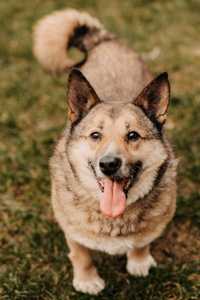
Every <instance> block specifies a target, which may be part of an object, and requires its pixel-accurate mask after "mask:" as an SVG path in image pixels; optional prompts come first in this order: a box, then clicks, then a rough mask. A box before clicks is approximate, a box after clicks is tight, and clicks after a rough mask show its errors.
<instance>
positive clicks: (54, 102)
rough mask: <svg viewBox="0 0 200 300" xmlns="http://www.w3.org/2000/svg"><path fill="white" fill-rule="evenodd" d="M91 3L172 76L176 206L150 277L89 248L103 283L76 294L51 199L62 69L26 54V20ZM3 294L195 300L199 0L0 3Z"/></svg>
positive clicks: (64, 299) (199, 269)
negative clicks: (46, 67) (48, 68)
mask: <svg viewBox="0 0 200 300" xmlns="http://www.w3.org/2000/svg"><path fill="white" fill-rule="evenodd" d="M66 5H67V6H68V7H74V8H78V9H79V8H80V9H84V10H87V11H88V12H90V13H91V14H93V15H95V16H98V18H99V19H100V20H101V21H102V22H103V23H104V24H105V26H106V27H107V28H108V29H110V30H111V31H113V32H114V33H117V34H118V35H119V36H121V38H122V39H123V40H125V41H126V42H127V43H128V44H129V45H130V46H131V47H132V48H134V49H136V51H138V52H139V53H141V55H142V56H143V58H144V59H145V61H146V63H147V64H148V66H149V67H150V69H151V70H152V71H153V72H154V73H155V74H157V73H159V72H163V71H168V72H169V75H170V81H171V84H172V100H171V107H170V114H169V115H170V116H169V120H168V123H167V131H168V135H169V136H170V137H171V140H172V142H173V145H174V149H175V152H176V154H177V157H179V158H180V163H179V175H178V205H177V213H176V216H175V218H174V220H173V222H172V223H171V224H170V226H169V227H168V229H167V230H166V232H165V234H164V235H163V237H162V238H160V239H159V240H158V241H156V243H154V245H153V252H154V255H155V256H156V258H157V260H158V262H159V266H158V268H157V269H154V270H152V271H151V273H150V275H149V276H148V277H147V278H133V277H131V276H129V275H128V274H127V273H126V271H125V258H124V257H109V256H107V255H105V254H98V253H97V254H95V256H94V258H95V260H96V264H97V265H98V268H99V270H100V273H101V275H102V276H103V277H104V278H105V279H106V282H107V287H106V289H105V290H104V291H103V292H102V293H101V294H100V295H99V296H97V297H92V296H88V295H83V294H81V293H76V292H75V291H74V290H73V288H72V285H71V280H72V268H71V265H70V263H69V260H68V258H67V251H68V250H67V246H66V244H65V241H64V237H63V233H62V232H61V231H60V229H59V227H58V226H57V224H56V222H55V220H54V217H53V213H52V210H51V206H50V180H49V172H48V160H49V157H50V156H51V154H52V150H53V145H54V142H55V140H56V138H57V137H58V135H59V133H60V131H61V129H62V128H63V127H64V125H65V122H66V100H65V94H66V91H65V86H66V79H67V76H66V75H63V76H61V77H51V76H50V75H49V74H46V73H45V72H44V71H43V70H42V69H41V67H40V66H39V65H38V63H37V62H36V60H35V59H34V57H33V55H32V26H33V24H34V23H35V22H36V20H38V19H39V18H40V17H41V16H43V15H44V14H47V13H50V12H52V11H53V10H55V9H61V8H64V7H66ZM0 24H1V30H0V103H1V104H0V105H1V110H0V174H1V175H0V299H1V300H69V299H70V300H71V299H73V300H76V299H80V300H87V299H99V300H100V299H101V300H107V299H114V300H183V299H184V300H197V299H200V264H199V263H200V80H199V74H200V73H199V70H200V44H199V38H200V2H199V0H196V1H195V0H174V1H171V0H165V1H163V0H154V1H153V0H152V1H148V0H140V1H139V0H134V1H131V0H129V1H128V0H124V1H120V0H118V1H117V0H110V1H106V0H101V1H100V0H99V1H92V0H79V1H78V0H77V1H64V0H45V1H40V0H33V1H26V0H19V1H16V0H7V1H5V0H4V1H3V0H2V1H0Z"/></svg>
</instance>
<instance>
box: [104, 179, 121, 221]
mask: <svg viewBox="0 0 200 300" xmlns="http://www.w3.org/2000/svg"><path fill="white" fill-rule="evenodd" d="M125 206H126V196H125V194H124V191H123V188H122V186H121V185H120V184H119V183H117V182H116V181H114V182H113V181H112V180H110V179H105V180H104V192H103V194H102V199H101V202H100V209H101V211H102V213H103V214H104V215H106V216H109V217H117V216H119V215H121V214H122V213H123V212H124V210H125Z"/></svg>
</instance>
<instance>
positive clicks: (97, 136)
mask: <svg viewBox="0 0 200 300" xmlns="http://www.w3.org/2000/svg"><path fill="white" fill-rule="evenodd" d="M90 137H91V138H92V139H93V140H100V139H101V137H102V134H101V133H100V132H98V131H95V132H92V133H91V134H90Z"/></svg>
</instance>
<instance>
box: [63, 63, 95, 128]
mask: <svg viewBox="0 0 200 300" xmlns="http://www.w3.org/2000/svg"><path fill="white" fill-rule="evenodd" d="M97 103H100V100H99V97H98V96H97V94H96V92H95V91H94V89H93V88H92V86H91V85H90V83H89V82H88V81H87V79H86V78H85V77H84V76H83V74H82V73H81V72H80V71H79V70H77V69H73V70H72V71H71V73H70V75H69V81H68V117H69V119H70V121H71V122H72V123H74V122H78V121H79V120H80V119H81V118H83V117H84V116H85V115H86V114H87V113H88V112H89V110H90V109H91V108H92V107H93V106H95V105H96V104H97Z"/></svg>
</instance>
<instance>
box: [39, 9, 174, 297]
mask: <svg viewBox="0 0 200 300" xmlns="http://www.w3.org/2000/svg"><path fill="white" fill-rule="evenodd" d="M72 46H74V47H77V48H79V49H80V50H81V51H83V52H84V53H85V54H86V55H85V59H84V60H83V61H82V62H81V63H79V65H78V67H79V69H77V68H76V69H73V70H72V71H71V73H70V76H69V84H68V112H69V113H68V123H67V127H66V129H65V131H64V132H63V134H62V137H61V138H60V140H59V141H58V143H57V145H56V148H55V152H54V155H53V157H52V159H51V163H50V167H51V178H52V203H53V209H54V213H55V217H56V220H57V221H58V223H59V224H60V226H61V228H62V229H63V231H64V233H65V236H66V239H67V242H68V246H69V248H70V254H69V258H70V260H71V262H72V265H73V270H74V279H73V285H74V287H75V289H76V290H78V291H82V292H85V293H90V294H97V293H98V292H100V291H101V290H102V289H103V288H104V285H105V284H104V281H103V279H101V278H100V277H99V275H98V273H97V270H96V268H95V267H94V265H93V263H92V260H91V256H90V250H89V249H96V250H100V251H105V252H107V253H110V254H125V253H126V254H127V259H128V261H127V270H128V272H129V273H130V274H132V275H136V276H146V275H147V274H148V272H149V269H150V267H151V266H155V265H156V263H155V260H154V259H153V257H152V256H151V254H150V252H149V245H150V243H151V242H152V241H153V240H155V239H156V238H157V237H159V236H160V234H161V233H162V231H163V229H164V228H165V227H166V225H167V224H168V222H169V221H170V220H171V219H172V217H173V215H174V212H175V206H176V182H175V181H176V165H177V163H176V160H175V158H174V155H173V152H172V149H171V146H170V144H169V142H168V141H167V139H166V136H165V133H164V123H165V120H166V115H167V109H168V105H169V97H170V87H169V82H168V77H167V74H166V73H163V74H161V75H160V76H158V77H157V78H155V79H154V80H152V76H151V74H150V73H149V71H148V70H147V68H146V66H145V65H144V64H143V62H142V61H141V60H140V59H139V58H138V56H137V55H136V54H135V53H134V52H133V51H132V50H130V49H129V48H127V47H126V46H125V45H123V44H122V43H120V42H119V41H118V40H117V39H116V38H115V37H114V36H113V35H112V34H110V33H108V32H106V30H105V29H104V28H103V26H102V25H101V24H100V23H99V22H98V21H97V20H96V19H94V18H92V17H90V16H89V15H87V14H86V13H79V12H77V11H75V10H65V11H61V12H56V13H54V14H52V15H50V16H47V17H45V18H44V19H42V20H41V21H40V22H39V23H38V24H37V26H36V28H35V33H34V53H35V55H36V57H37V59H38V60H39V62H40V63H41V64H42V65H43V67H44V68H45V69H47V70H49V71H52V72H61V71H65V70H67V69H70V68H71V67H73V66H75V62H73V61H72V60H71V59H70V58H69V57H67V53H66V48H69V47H72ZM80 70H81V71H80Z"/></svg>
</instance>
